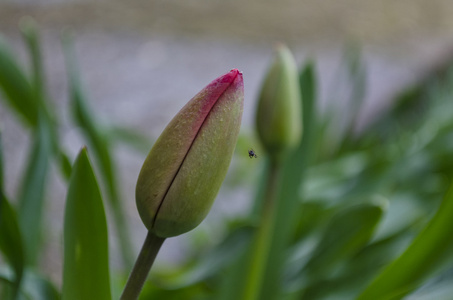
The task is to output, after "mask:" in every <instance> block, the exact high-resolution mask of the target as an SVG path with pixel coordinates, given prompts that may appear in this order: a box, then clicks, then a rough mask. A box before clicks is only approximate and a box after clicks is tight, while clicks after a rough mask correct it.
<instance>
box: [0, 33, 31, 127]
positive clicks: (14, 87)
mask: <svg viewBox="0 0 453 300" xmlns="http://www.w3.org/2000/svg"><path fill="white" fill-rule="evenodd" d="M0 89H1V90H2V91H3V94H4V95H5V97H0V99H4V100H5V101H7V102H8V104H9V105H10V106H11V107H12V108H13V109H14V110H15V112H16V113H18V114H19V115H21V116H22V117H23V119H24V121H26V123H28V125H31V126H32V127H34V126H36V125H37V123H38V103H37V102H36V101H35V97H34V96H33V89H32V87H31V85H30V83H29V82H28V81H27V79H26V76H25V75H24V74H23V72H22V71H21V68H20V66H19V65H18V64H17V63H16V61H15V59H14V56H13V55H12V54H11V51H10V50H9V49H8V47H7V46H6V43H5V42H4V41H3V39H2V38H1V36H0Z"/></svg>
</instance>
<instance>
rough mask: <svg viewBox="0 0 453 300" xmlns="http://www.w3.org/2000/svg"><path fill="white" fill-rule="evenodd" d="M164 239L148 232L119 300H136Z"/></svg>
mask: <svg viewBox="0 0 453 300" xmlns="http://www.w3.org/2000/svg"><path fill="white" fill-rule="evenodd" d="M164 241H165V238H161V237H158V236H156V235H154V234H153V233H151V232H148V235H147V236H146V239H145V242H144V243H143V246H142V249H141V250H140V254H139V255H138V258H137V260H136V261H135V265H134V268H133V269H132V272H131V274H130V275H129V279H128V280H127V283H126V286H125V287H124V290H123V294H122V295H121V298H120V299H121V300H135V299H138V296H139V295H140V292H141V290H142V287H143V284H144V283H145V281H146V278H147V277H148V273H149V270H150V269H151V266H152V265H153V263H154V260H155V259H156V256H157V253H158V252H159V249H160V247H161V246H162V244H163V243H164Z"/></svg>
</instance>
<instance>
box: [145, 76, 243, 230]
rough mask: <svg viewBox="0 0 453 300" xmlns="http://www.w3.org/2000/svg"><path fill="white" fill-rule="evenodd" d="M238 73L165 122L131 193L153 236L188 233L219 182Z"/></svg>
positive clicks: (234, 130)
mask: <svg viewBox="0 0 453 300" xmlns="http://www.w3.org/2000/svg"><path fill="white" fill-rule="evenodd" d="M243 103H244V85H243V80H242V73H241V72H239V71H238V70H237V69H233V70H231V71H230V72H228V73H226V74H225V75H223V76H221V77H219V78H217V79H216V80H214V81H212V82H211V83H210V84H209V85H208V86H206V87H205V88H204V89H202V90H201V91H200V92H199V93H198V94H197V95H196V96H195V97H193V98H192V99H191V100H190V101H189V102H188V103H187V104H186V105H185V106H184V107H183V108H182V109H181V111H179V113H178V114H177V115H176V116H175V117H174V118H173V120H171V122H170V123H169V124H168V125H167V127H166V128H165V130H164V131H163V132H162V134H161V135H160V137H159V138H158V139H157V141H156V143H155V144H154V146H153V148H152V149H151V151H150V153H149V154H148V157H147V158H146V160H145V162H144V164H143V167H142V169H141V171H140V175H139V177H138V181H137V187H136V202H137V208H138V211H139V213H140V217H141V219H142V221H143V223H144V224H145V226H146V227H147V228H148V230H149V232H151V233H153V234H154V235H156V236H158V237H161V238H167V237H171V236H177V235H180V234H183V233H185V232H187V231H190V230H192V229H193V228H195V227H196V226H198V224H200V223H201V221H203V219H204V218H205V217H206V215H207V214H208V212H209V210H210V208H211V205H212V203H213V201H214V198H215V197H216V195H217V192H218V191H219V188H220V185H221V184H222V181H223V179H224V178H225V175H226V172H227V169H228V166H229V164H230V161H231V157H232V155H233V150H234V148H235V145H236V140H237V137H238V134H239V127H240V125H241V117H242V110H243Z"/></svg>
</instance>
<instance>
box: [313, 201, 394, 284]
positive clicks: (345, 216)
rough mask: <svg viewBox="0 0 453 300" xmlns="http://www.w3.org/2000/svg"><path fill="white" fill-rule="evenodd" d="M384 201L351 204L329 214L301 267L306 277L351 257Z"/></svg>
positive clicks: (369, 233)
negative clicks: (331, 216) (326, 223)
mask: <svg viewBox="0 0 453 300" xmlns="http://www.w3.org/2000/svg"><path fill="white" fill-rule="evenodd" d="M386 205H387V201H386V200H384V199H380V198H379V199H376V201H374V202H371V203H363V204H359V205H354V206H352V207H350V208H348V209H345V210H344V211H341V212H339V213H338V214H337V215H335V216H333V218H332V220H331V221H330V222H329V224H328V225H327V228H326V230H325V233H324V235H323V236H322V238H321V240H320V242H319V244H318V245H317V247H316V248H315V250H314V251H313V255H312V257H311V259H310V260H309V261H308V263H307V264H306V266H305V271H306V272H307V273H308V274H309V277H310V280H316V279H319V278H322V277H323V276H325V275H326V274H327V272H328V271H329V270H331V269H332V268H333V267H335V265H336V263H338V262H340V261H341V260H343V259H345V258H347V257H351V256H352V255H354V254H355V253H356V252H357V251H358V250H359V249H360V248H361V247H363V246H364V245H365V244H366V243H367V242H368V241H369V240H370V238H371V237H372V235H373V233H374V230H375V228H376V225H377V224H378V223H379V221H380V220H381V217H382V214H383V212H384V210H385V208H386Z"/></svg>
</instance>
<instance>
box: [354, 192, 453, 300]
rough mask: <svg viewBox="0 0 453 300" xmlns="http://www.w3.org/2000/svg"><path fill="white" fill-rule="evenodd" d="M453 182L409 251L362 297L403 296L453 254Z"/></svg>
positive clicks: (378, 278)
mask: <svg viewBox="0 0 453 300" xmlns="http://www.w3.org/2000/svg"><path fill="white" fill-rule="evenodd" d="M452 236H453V184H451V185H450V188H449V190H448V192H447V194H446V195H445V197H444V199H443V201H442V203H441V205H440V207H439V209H438V210H437V213H436V214H435V215H434V217H433V218H432V219H431V221H430V222H429V223H428V225H427V226H426V227H425V228H424V229H423V230H422V232H420V234H419V235H418V236H417V237H416V238H415V239H414V241H413V242H412V244H411V245H410V246H409V247H408V248H407V249H406V251H405V252H404V253H403V254H402V255H401V256H400V257H399V258H397V259H396V260H395V261H394V262H393V263H391V264H390V265H389V266H387V267H386V268H385V269H384V270H383V271H382V272H381V273H380V274H379V275H378V276H377V277H376V278H375V279H374V281H373V282H372V283H371V284H370V285H369V286H368V287H367V288H366V289H365V290H364V291H363V293H362V294H361V295H360V296H359V297H358V299H367V300H368V299H370V300H372V299H401V298H402V297H403V296H404V295H406V294H408V293H410V292H411V291H413V290H414V289H415V288H417V287H418V286H419V285H420V284H421V283H422V282H423V280H425V279H426V278H428V277H429V276H430V275H431V274H433V273H434V272H435V271H437V269H438V268H439V267H440V265H441V264H442V263H444V262H445V261H446V259H451V258H452V255H451V253H452V250H453V239H452V238H451V237H452Z"/></svg>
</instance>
